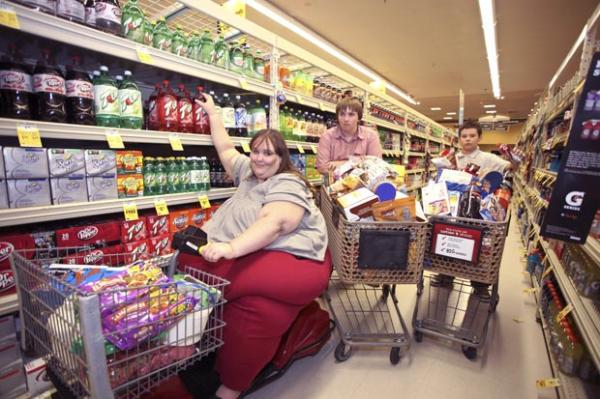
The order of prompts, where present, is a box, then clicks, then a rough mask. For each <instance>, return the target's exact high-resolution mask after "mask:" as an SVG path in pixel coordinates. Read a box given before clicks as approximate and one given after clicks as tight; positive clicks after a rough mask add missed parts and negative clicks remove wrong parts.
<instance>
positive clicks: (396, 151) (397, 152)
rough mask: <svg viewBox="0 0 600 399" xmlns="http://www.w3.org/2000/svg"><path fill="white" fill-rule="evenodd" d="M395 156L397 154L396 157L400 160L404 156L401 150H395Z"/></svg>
mask: <svg viewBox="0 0 600 399" xmlns="http://www.w3.org/2000/svg"><path fill="white" fill-rule="evenodd" d="M394 154H395V155H396V156H397V157H398V158H400V156H401V155H402V153H401V152H400V150H395V151H394Z"/></svg>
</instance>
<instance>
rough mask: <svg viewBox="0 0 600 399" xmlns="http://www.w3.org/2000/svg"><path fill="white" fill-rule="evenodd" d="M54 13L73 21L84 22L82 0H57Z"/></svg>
mask: <svg viewBox="0 0 600 399" xmlns="http://www.w3.org/2000/svg"><path fill="white" fill-rule="evenodd" d="M56 15H58V16H59V17H62V18H65V19H68V20H69V21H73V22H82V23H83V22H85V5H84V1H83V0H58V1H57V2H56Z"/></svg>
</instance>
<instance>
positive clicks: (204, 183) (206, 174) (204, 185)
mask: <svg viewBox="0 0 600 399" xmlns="http://www.w3.org/2000/svg"><path fill="white" fill-rule="evenodd" d="M210 173H211V172H210V165H209V163H208V161H207V160H206V157H201V158H200V187H199V188H200V191H202V192H208V191H210V183H211V179H210Z"/></svg>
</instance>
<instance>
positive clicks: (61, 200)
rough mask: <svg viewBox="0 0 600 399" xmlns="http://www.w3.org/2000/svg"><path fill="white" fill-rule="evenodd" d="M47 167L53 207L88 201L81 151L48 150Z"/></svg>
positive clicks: (67, 149)
mask: <svg viewBox="0 0 600 399" xmlns="http://www.w3.org/2000/svg"><path fill="white" fill-rule="evenodd" d="M48 167H49V171H50V187H51V191H52V203H53V204H54V205H62V204H68V203H72V202H87V201H88V193H87V184H86V175H85V159H84V152H83V150H81V149H75V148H50V149H48Z"/></svg>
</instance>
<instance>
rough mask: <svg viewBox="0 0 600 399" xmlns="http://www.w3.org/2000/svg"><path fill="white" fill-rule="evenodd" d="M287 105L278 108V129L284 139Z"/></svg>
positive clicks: (286, 137)
mask: <svg viewBox="0 0 600 399" xmlns="http://www.w3.org/2000/svg"><path fill="white" fill-rule="evenodd" d="M287 117H288V116H287V107H283V108H281V109H280V110H279V131H280V132H281V135H282V136H283V138H284V139H285V140H288V136H287V131H286V128H287Z"/></svg>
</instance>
